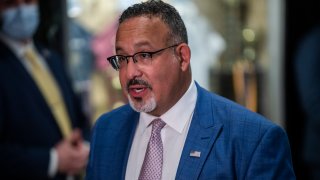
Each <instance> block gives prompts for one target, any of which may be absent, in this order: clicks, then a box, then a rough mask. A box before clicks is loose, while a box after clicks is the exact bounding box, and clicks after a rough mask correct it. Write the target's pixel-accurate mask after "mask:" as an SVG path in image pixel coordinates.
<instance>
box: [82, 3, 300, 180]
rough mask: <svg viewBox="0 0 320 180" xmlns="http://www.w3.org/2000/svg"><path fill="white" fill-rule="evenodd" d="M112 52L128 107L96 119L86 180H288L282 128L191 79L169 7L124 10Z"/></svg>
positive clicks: (183, 35)
mask: <svg viewBox="0 0 320 180" xmlns="http://www.w3.org/2000/svg"><path fill="white" fill-rule="evenodd" d="M115 50H116V55H114V56H111V57H109V58H108V60H109V62H110V64H111V65H112V66H113V67H114V68H115V69H116V70H118V71H119V76H120V83H121V86H122V89H123V93H124V94H125V95H126V96H127V97H128V100H129V104H128V105H124V106H122V107H119V108H117V109H115V110H113V111H111V112H109V113H106V114H104V115H102V116H101V117H100V118H99V119H98V120H97V122H96V125H95V127H94V130H93V135H92V140H91V148H90V155H89V163H88V166H87V176H86V178H87V180H102V179H103V180H106V179H127V180H131V179H133V180H136V179H153V180H154V179H163V180H171V179H181V180H186V179H259V180H261V179H268V180H269V179H281V180H282V179H295V175H294V172H293V167H292V162H291V153H290V148H289V143H288V139H287V135H286V133H285V132H284V130H283V129H282V128H280V127H279V126H277V125H275V124H274V123H272V122H271V121H270V120H268V119H266V118H264V117H262V116H261V115H258V114H256V113H253V112H251V111H249V110H247V109H245V108H244V107H242V106H240V105H237V104H235V103H233V102H231V101H229V100H227V99H225V98H223V97H220V96H218V95H216V94H213V93H210V92H208V91H207V90H205V89H203V88H201V86H200V85H199V84H197V83H196V82H195V81H193V79H192V74H191V68H190V58H191V51H190V49H189V46H188V38H187V31H186V28H185V25H184V23H183V21H182V19H181V17H180V15H179V13H178V12H177V11H176V10H175V8H174V7H172V6H171V5H169V4H167V3H164V2H162V1H155V0H151V1H147V2H143V3H140V4H135V5H133V6H131V7H129V8H128V9H126V10H125V11H124V12H123V13H122V15H121V16H120V19H119V26H118V30H117V34H116V41H115ZM158 122H161V124H162V126H161V127H162V129H161V127H160V128H159V129H161V130H160V133H159V130H158V125H157V124H158ZM155 124H156V125H155ZM163 124H165V125H164V126H163ZM154 129H157V130H158V131H154ZM151 133H152V136H151ZM149 139H150V142H149ZM159 139H160V140H159ZM154 144H156V145H154ZM154 152H156V153H154ZM150 154H152V155H153V156H152V157H150V156H149V155H150ZM150 164H151V165H150ZM146 167H147V168H146ZM155 176H157V177H155Z"/></svg>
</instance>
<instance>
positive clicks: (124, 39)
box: [116, 16, 169, 46]
mask: <svg viewBox="0 0 320 180" xmlns="http://www.w3.org/2000/svg"><path fill="white" fill-rule="evenodd" d="M168 32H169V28H168V26H167V25H166V24H165V23H164V22H163V21H162V20H161V19H160V18H159V17H149V16H139V17H133V18H130V19H127V20H125V21H123V22H122V23H121V24H120V25H119V27H118V31H117V35H116V46H119V45H123V44H128V43H129V44H131V45H132V44H141V43H143V42H144V43H151V44H154V43H161V44H163V42H165V41H166V40H167V38H168Z"/></svg>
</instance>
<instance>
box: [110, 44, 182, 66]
mask: <svg viewBox="0 0 320 180" xmlns="http://www.w3.org/2000/svg"><path fill="white" fill-rule="evenodd" d="M180 44H181V43H178V44H174V45H172V46H168V47H165V48H162V49H159V50H157V51H151V52H150V51H149V52H146V51H142V52H136V53H134V54H133V55H128V56H124V55H114V56H110V57H108V58H107V60H108V61H109V63H110V64H111V65H112V67H113V68H114V69H115V70H117V71H118V70H120V63H119V57H122V58H123V57H124V58H125V59H126V61H127V64H128V63H129V58H130V57H132V61H133V62H134V63H137V62H138V60H136V58H135V56H136V55H137V54H148V55H150V58H151V59H152V56H153V55H154V54H157V53H159V52H161V51H164V50H166V49H169V48H173V47H176V46H179V45H180Z"/></svg>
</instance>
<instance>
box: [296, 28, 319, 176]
mask: <svg viewBox="0 0 320 180" xmlns="http://www.w3.org/2000/svg"><path fill="white" fill-rule="evenodd" d="M295 75H296V80H297V87H298V92H299V98H300V101H301V104H302V108H303V110H304V113H305V117H306V118H305V119H302V120H301V121H306V126H305V127H306V129H305V137H304V147H303V159H304V161H305V162H306V163H307V165H308V168H309V170H310V177H311V179H320V153H319V152H320V141H319V139H320V26H318V27H316V28H314V29H312V30H311V31H310V32H309V33H308V34H307V35H306V36H305V37H304V39H303V40H302V42H301V44H300V46H299V47H298V51H297V54H296V59H295Z"/></svg>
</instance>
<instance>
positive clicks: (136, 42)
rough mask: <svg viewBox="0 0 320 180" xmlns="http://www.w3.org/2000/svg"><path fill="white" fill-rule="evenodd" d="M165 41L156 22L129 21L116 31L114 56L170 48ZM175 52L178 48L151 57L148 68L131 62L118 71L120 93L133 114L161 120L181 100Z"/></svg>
mask: <svg viewBox="0 0 320 180" xmlns="http://www.w3.org/2000/svg"><path fill="white" fill-rule="evenodd" d="M167 41H168V27H167V25H166V24H164V23H163V22H162V21H161V20H160V19H159V18H156V17H153V18H149V17H134V18H130V19H127V20H125V21H124V22H122V23H121V24H120V26H119V28H118V31H117V36H116V54H118V55H125V56H128V55H133V54H135V53H137V52H153V51H157V50H159V49H162V48H165V47H168V46H171V45H173V44H167V43H166V42H167ZM177 48H179V46H177V47H172V48H169V49H166V50H164V51H161V52H159V53H157V54H154V55H153V56H152V63H151V64H149V65H148V66H139V63H137V64H135V63H134V62H133V61H132V58H130V59H129V62H128V64H127V66H125V67H123V68H121V69H120V70H119V73H120V83H121V86H122V89H123V93H124V94H125V95H126V96H127V97H128V98H129V101H130V104H131V106H132V107H133V108H134V109H135V110H137V111H143V112H148V113H150V114H152V115H155V116H160V115H162V114H163V113H165V112H166V111H167V110H168V109H170V108H171V107H172V106H173V105H174V104H175V103H176V102H177V101H178V99H179V98H180V97H181V94H182V93H183V92H182V91H183V90H182V89H183V88H182V87H181V86H183V85H182V84H181V83H183V82H185V81H183V80H182V79H183V77H184V76H183V71H184V70H185V69H183V68H181V61H180V60H179V59H180V58H179V57H178V55H177V54H176V53H175V51H176V50H177ZM132 80H137V81H136V82H134V81H132Z"/></svg>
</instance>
